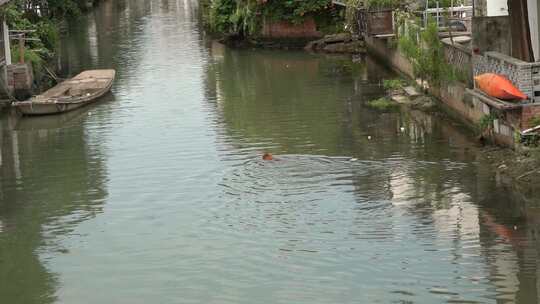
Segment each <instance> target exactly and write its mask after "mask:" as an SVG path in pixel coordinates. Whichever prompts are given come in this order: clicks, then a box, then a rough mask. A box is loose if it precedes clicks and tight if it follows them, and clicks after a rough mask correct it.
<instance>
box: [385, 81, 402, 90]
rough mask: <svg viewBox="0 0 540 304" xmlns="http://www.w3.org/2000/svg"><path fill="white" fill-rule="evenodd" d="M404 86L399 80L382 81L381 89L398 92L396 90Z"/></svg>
mask: <svg viewBox="0 0 540 304" xmlns="http://www.w3.org/2000/svg"><path fill="white" fill-rule="evenodd" d="M404 84H405V82H404V81H403V80H401V79H399V78H397V79H384V80H383V87H384V89H386V90H398V89H401V88H402V87H403V85H404Z"/></svg>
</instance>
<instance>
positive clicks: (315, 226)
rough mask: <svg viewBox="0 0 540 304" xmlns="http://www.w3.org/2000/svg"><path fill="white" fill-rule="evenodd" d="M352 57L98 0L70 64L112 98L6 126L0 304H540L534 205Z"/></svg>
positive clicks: (166, 2) (180, 7) (148, 7)
mask: <svg viewBox="0 0 540 304" xmlns="http://www.w3.org/2000/svg"><path fill="white" fill-rule="evenodd" d="M354 60H355V62H356V63H354V64H352V63H351V58H348V57H327V56H323V55H313V54H307V53H303V52H293V51H264V50H249V49H244V50H231V49H227V48H225V47H224V46H222V45H220V44H218V43H216V42H212V41H211V40H209V39H208V38H207V37H205V34H204V33H203V32H202V31H201V27H200V23H199V19H198V8H197V6H196V1H189V0H160V1H157V0H147V1H128V0H110V1H104V2H103V4H102V5H101V6H100V7H98V8H97V9H96V11H95V12H94V13H92V14H90V15H89V16H87V17H85V18H83V19H82V20H81V21H80V22H78V24H75V25H73V26H72V28H71V29H70V32H69V35H68V36H67V37H66V38H65V39H63V41H62V52H61V58H60V60H59V67H60V68H61V73H62V74H64V75H73V74H75V73H77V72H79V71H81V70H83V69H89V68H108V67H113V68H115V69H117V72H118V78H117V80H116V82H115V86H114V88H113V94H112V95H110V96H108V97H106V98H105V99H104V100H102V101H100V102H99V103H97V104H95V105H92V106H89V107H87V108H85V109H83V110H81V111H76V112H72V113H69V114H67V115H62V116H54V117H43V118H35V119H17V118H16V117H13V116H6V117H3V118H2V124H1V126H2V130H1V134H2V136H0V139H1V140H2V142H1V150H0V152H1V154H0V155H1V158H0V159H1V162H0V169H1V170H0V172H1V176H0V177H1V179H0V303H129V304H134V303H246V304H247V303H310V304H314V303H536V302H537V300H538V298H539V294H540V293H539V288H540V285H539V284H538V277H537V276H538V271H539V267H538V262H537V260H538V259H537V255H538V249H537V248H539V243H538V241H537V227H538V222H537V220H536V218H538V217H537V216H536V215H537V207H536V206H537V205H535V204H534V202H531V201H528V200H527V197H524V196H520V197H518V196H516V195H515V194H514V192H513V191H512V189H510V188H506V187H504V186H503V185H502V184H500V179H499V178H498V177H497V176H496V175H495V174H494V172H491V171H490V170H489V169H488V167H487V166H486V165H485V163H483V159H482V158H481V157H480V155H481V151H482V150H481V149H480V148H479V147H478V146H476V144H475V143H474V141H473V139H472V137H471V136H470V135H469V134H468V133H467V132H466V131H464V129H463V128H462V127H461V126H459V125H457V124H455V123H452V122H451V121H450V120H448V119H446V118H445V116H443V115H441V114H426V113H422V112H417V111H406V110H404V109H401V110H398V111H394V112H386V113H384V112H378V111H375V110H373V109H369V108H367V107H365V105H364V103H365V101H366V100H370V99H372V98H376V97H379V96H381V95H382V94H383V92H382V88H381V86H380V82H381V79H383V78H388V77H395V76H393V75H391V73H390V72H388V71H387V70H385V69H384V68H383V67H381V66H379V65H377V64H376V63H375V62H374V61H373V60H371V59H370V58H369V57H367V58H355V59H354ZM264 151H270V152H272V153H273V154H275V155H276V158H277V159H278V160H277V161H273V162H264V161H262V160H261V159H260V156H261V154H262V153H263V152H264Z"/></svg>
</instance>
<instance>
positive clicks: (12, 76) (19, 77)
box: [7, 63, 34, 100]
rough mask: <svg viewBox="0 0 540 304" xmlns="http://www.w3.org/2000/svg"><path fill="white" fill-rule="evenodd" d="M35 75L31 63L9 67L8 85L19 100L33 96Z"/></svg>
mask: <svg viewBox="0 0 540 304" xmlns="http://www.w3.org/2000/svg"><path fill="white" fill-rule="evenodd" d="M33 82H34V75H33V70H32V66H31V64H29V63H18V64H11V65H8V67H7V85H8V89H9V90H10V91H11V92H13V96H15V98H17V99H19V100H23V99H27V98H28V97H30V96H31V95H32V84H33Z"/></svg>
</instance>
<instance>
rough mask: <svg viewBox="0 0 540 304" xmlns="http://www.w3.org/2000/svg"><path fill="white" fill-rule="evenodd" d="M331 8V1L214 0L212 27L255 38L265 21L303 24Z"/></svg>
mask: <svg viewBox="0 0 540 304" xmlns="http://www.w3.org/2000/svg"><path fill="white" fill-rule="evenodd" d="M206 1H208V0H206ZM331 6H332V1H331V0H301V1H299V0H210V4H209V20H208V24H209V25H210V28H211V29H212V30H214V31H215V32H218V33H222V34H240V35H252V34H256V33H257V31H258V30H259V29H260V25H261V23H262V19H263V18H269V19H271V20H275V21H289V22H291V23H294V24H300V23H302V22H303V21H304V20H305V18H306V17H307V16H312V15H315V14H317V13H320V12H322V11H324V10H326V9H327V8H330V7H331Z"/></svg>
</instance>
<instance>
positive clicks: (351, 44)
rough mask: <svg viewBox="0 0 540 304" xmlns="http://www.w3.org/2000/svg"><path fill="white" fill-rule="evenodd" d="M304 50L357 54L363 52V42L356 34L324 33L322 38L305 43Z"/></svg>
mask: <svg viewBox="0 0 540 304" xmlns="http://www.w3.org/2000/svg"><path fill="white" fill-rule="evenodd" d="M305 50H306V51H311V52H324V53H336V54H338V53H341V54H359V53H364V52H365V44H364V41H363V40H360V39H359V38H358V36H353V35H351V34H349V33H340V34H334V35H326V36H324V38H322V39H319V40H316V41H312V42H310V43H308V44H307V45H306V47H305Z"/></svg>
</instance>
